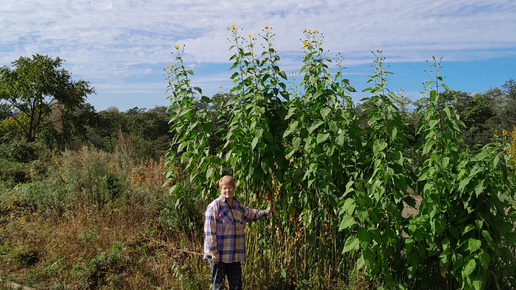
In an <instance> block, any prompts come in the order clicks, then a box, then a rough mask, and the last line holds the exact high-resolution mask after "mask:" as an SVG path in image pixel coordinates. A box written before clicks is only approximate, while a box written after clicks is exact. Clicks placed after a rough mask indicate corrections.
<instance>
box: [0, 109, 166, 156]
mask: <svg viewBox="0 0 516 290" xmlns="http://www.w3.org/2000/svg"><path fill="white" fill-rule="evenodd" d="M0 115H1V117H0V143H1V144H2V146H9V144H12V143H15V144H18V145H20V143H21V144H26V143H27V140H26V139H25V136H24V134H23V130H22V129H21V126H20V125H19V124H18V123H17V122H16V121H15V118H16V117H20V115H19V114H17V113H16V112H12V111H8V110H5V109H4V110H3V111H2V112H1V114H0ZM168 116H169V113H168V112H167V108H166V107H164V106H157V107H155V108H153V109H149V110H148V109H142V108H137V107H135V108H132V109H129V110H127V111H125V112H123V111H120V110H119V109H117V108H116V107H111V108H108V109H106V110H103V111H100V112H96V111H95V109H94V108H93V106H91V105H90V104H88V103H84V104H82V105H81V106H80V108H79V109H78V110H77V111H76V112H75V113H74V114H73V116H72V117H69V118H68V119H66V120H65V119H61V118H60V114H59V111H58V109H57V108H55V112H54V113H52V114H50V115H49V116H48V118H46V119H44V120H43V125H42V129H41V130H40V131H39V132H38V134H37V136H36V140H35V141H36V142H37V143H38V144H39V145H40V146H42V147H43V148H44V149H50V150H54V149H56V150H64V149H72V150H74V149H79V148H80V147H82V146H83V145H87V146H92V147H94V148H96V149H100V150H104V151H106V152H113V149H114V145H115V142H116V140H117V138H118V136H119V135H120V134H122V135H125V136H126V137H127V138H128V140H130V141H131V142H133V145H134V146H135V150H136V153H137V155H138V156H139V157H141V158H143V159H148V158H152V159H159V158H160V157H161V156H163V154H164V152H165V151H166V150H167V149H168V146H169V142H170V139H171V134H170V133H169V126H168ZM21 119H22V120H23V117H21Z"/></svg>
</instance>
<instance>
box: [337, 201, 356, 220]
mask: <svg viewBox="0 0 516 290" xmlns="http://www.w3.org/2000/svg"><path fill="white" fill-rule="evenodd" d="M355 207H356V203H355V199H353V198H348V199H346V200H345V201H344V204H343V205H342V207H341V208H340V212H341V213H345V212H346V213H347V214H348V215H350V216H351V215H353V212H354V211H355Z"/></svg>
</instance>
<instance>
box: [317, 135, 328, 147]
mask: <svg viewBox="0 0 516 290" xmlns="http://www.w3.org/2000/svg"><path fill="white" fill-rule="evenodd" d="M329 137H330V133H319V134H318V135H317V144H321V143H323V142H324V141H326V140H328V138H329Z"/></svg>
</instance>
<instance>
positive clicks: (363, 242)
mask: <svg viewBox="0 0 516 290" xmlns="http://www.w3.org/2000/svg"><path fill="white" fill-rule="evenodd" d="M358 240H359V241H360V247H361V248H362V249H364V248H367V247H368V246H369V244H370V243H371V235H370V234H369V233H368V232H367V231H366V230H364V229H363V228H359V229H358Z"/></svg>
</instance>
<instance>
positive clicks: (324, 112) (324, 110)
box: [321, 108, 331, 119]
mask: <svg viewBox="0 0 516 290" xmlns="http://www.w3.org/2000/svg"><path fill="white" fill-rule="evenodd" d="M330 112H331V109H330V108H322V109H321V117H323V119H326V117H327V116H328V115H329V114H330Z"/></svg>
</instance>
